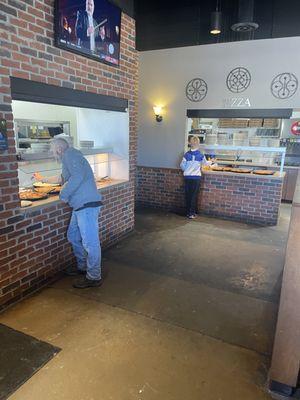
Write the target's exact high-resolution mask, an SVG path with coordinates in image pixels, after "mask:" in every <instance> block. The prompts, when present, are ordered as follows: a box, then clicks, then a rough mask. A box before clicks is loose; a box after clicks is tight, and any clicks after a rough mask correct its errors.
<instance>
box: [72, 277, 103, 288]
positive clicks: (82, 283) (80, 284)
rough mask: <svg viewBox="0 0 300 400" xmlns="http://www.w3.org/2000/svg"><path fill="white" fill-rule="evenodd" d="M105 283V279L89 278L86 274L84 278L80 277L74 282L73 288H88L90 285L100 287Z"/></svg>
mask: <svg viewBox="0 0 300 400" xmlns="http://www.w3.org/2000/svg"><path fill="white" fill-rule="evenodd" d="M102 283H103V279H97V280H94V279H89V278H87V277H86V276H84V277H83V278H81V279H79V280H78V281H76V282H75V283H74V284H73V288H75V289H86V288H90V287H99V286H101V285H102Z"/></svg>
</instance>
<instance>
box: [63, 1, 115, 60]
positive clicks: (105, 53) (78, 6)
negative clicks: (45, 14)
mask: <svg viewBox="0 0 300 400" xmlns="http://www.w3.org/2000/svg"><path fill="white" fill-rule="evenodd" d="M120 33H121V9H120V8H119V7H117V6H115V5H113V4H111V3H110V2H109V1H107V0H56V3H55V44H56V46H58V47H60V48H63V49H65V50H70V51H72V52H76V53H78V54H80V55H83V56H86V57H90V58H93V59H94V60H97V61H102V62H104V63H107V64H110V65H119V57H120Z"/></svg>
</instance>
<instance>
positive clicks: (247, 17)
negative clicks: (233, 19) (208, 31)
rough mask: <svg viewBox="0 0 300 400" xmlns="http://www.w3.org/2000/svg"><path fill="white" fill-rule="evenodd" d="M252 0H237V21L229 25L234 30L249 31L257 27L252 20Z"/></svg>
mask: <svg viewBox="0 0 300 400" xmlns="http://www.w3.org/2000/svg"><path fill="white" fill-rule="evenodd" d="M253 11H254V0H239V15H238V22H237V23H236V24H233V25H232V26H231V29H232V30H233V31H235V32H251V31H255V30H256V29H257V28H258V26H259V25H258V24H257V23H256V22H253Z"/></svg>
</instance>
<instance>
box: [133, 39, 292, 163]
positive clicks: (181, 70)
mask: <svg viewBox="0 0 300 400" xmlns="http://www.w3.org/2000/svg"><path fill="white" fill-rule="evenodd" d="M299 48H300V38H299V37H294V38H282V39H268V40H260V41H247V42H236V43H224V44H213V45H203V46H193V47H182V48H176V49H165V50H155V51H147V52H141V53H140V77H139V111H138V138H139V139H138V165H144V166H158V167H177V166H178V162H179V160H180V158H181V155H182V152H183V149H184V142H185V131H186V123H187V120H186V110H187V109H219V108H229V107H228V105H227V106H226V105H225V104H224V100H225V99H231V98H235V97H239V98H241V97H243V98H248V99H249V101H250V103H251V108H299V107H300V88H298V90H297V92H296V94H295V95H294V96H293V97H291V98H289V99H285V100H281V99H276V98H275V97H274V96H272V94H271V91H270V85H271V81H272V79H273V77H275V76H276V75H277V74H279V73H282V72H292V73H294V74H295V75H296V76H297V77H298V79H299V80H300V67H299V66H300V53H299V51H298V49H299ZM238 66H242V67H246V68H247V69H248V70H249V71H250V72H251V76H252V81H251V84H250V86H249V87H248V89H247V90H246V91H244V92H243V93H240V94H238V95H237V94H234V93H231V92H230V91H229V90H228V88H227V86H226V77H227V75H228V73H229V72H230V71H231V70H232V69H233V68H235V67H238ZM197 77H199V78H202V79H204V80H205V81H206V83H207V85H208V93H207V96H206V97H205V98H204V99H203V100H202V101H200V102H197V103H194V102H191V101H190V100H188V99H187V98H186V96H185V88H186V84H187V83H188V82H189V81H190V80H191V79H193V78H197ZM157 104H161V105H163V106H164V114H163V117H164V119H163V121H162V122H161V123H157V122H156V121H155V117H154V113H153V109H152V107H153V105H157Z"/></svg>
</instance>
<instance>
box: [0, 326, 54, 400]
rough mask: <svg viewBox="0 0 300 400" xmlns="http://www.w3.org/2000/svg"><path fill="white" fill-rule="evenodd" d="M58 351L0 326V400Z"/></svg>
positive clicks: (32, 338) (47, 344) (6, 396)
mask: <svg viewBox="0 0 300 400" xmlns="http://www.w3.org/2000/svg"><path fill="white" fill-rule="evenodd" d="M59 351H60V349H59V348H57V347H54V346H52V345H51V344H49V343H45V342H42V341H40V340H38V339H35V338H34V337H32V336H28V335H25V334H24V333H22V332H18V331H15V330H14V329H12V328H9V327H8V326H6V325H3V324H0V400H4V399H7V398H8V396H9V395H11V394H12V393H13V392H14V391H15V390H17V389H18V388H19V387H20V386H21V385H22V384H23V383H24V382H26V381H27V380H28V379H29V378H30V377H31V376H32V375H33V374H35V373H36V372H37V371H38V370H39V369H40V368H41V367H42V366H43V365H44V364H46V363H47V362H48V361H49V360H50V359H51V358H52V357H54V356H55V355H56V354H57V353H58V352H59Z"/></svg>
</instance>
